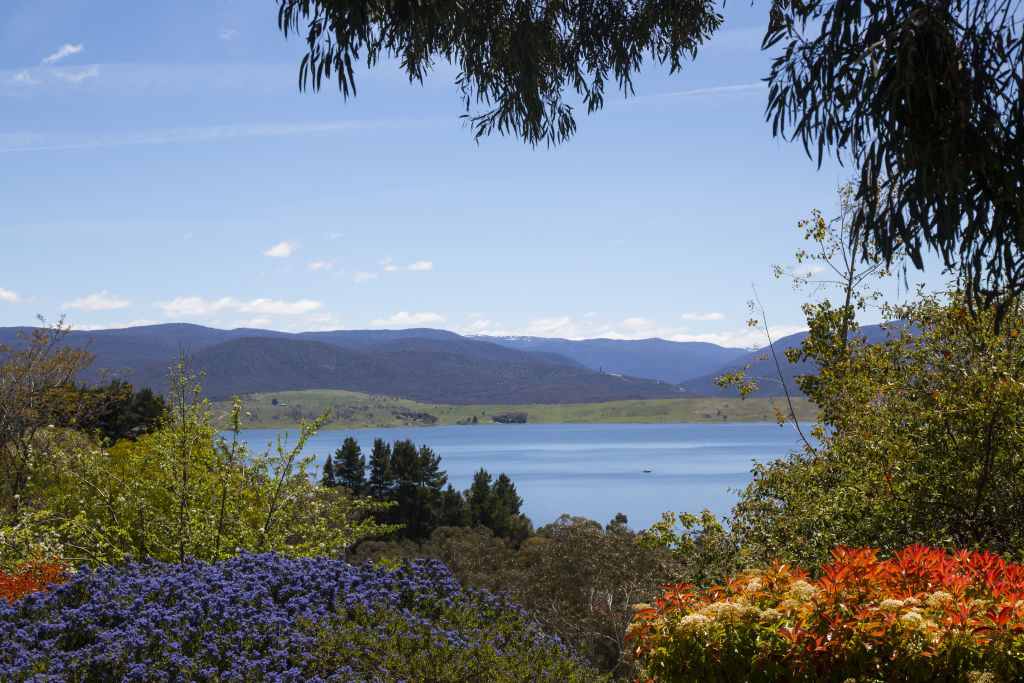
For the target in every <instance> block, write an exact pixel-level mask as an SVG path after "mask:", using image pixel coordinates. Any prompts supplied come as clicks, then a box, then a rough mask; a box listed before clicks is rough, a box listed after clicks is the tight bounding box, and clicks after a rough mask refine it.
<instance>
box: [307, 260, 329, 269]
mask: <svg viewBox="0 0 1024 683" xmlns="http://www.w3.org/2000/svg"><path fill="white" fill-rule="evenodd" d="M306 268H308V269H309V270H334V261H310V262H309V265H308V266H306Z"/></svg>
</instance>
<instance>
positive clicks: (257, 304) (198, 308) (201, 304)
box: [153, 296, 323, 318]
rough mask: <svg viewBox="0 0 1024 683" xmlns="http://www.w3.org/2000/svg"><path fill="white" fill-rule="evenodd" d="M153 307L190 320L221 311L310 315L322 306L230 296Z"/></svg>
mask: <svg viewBox="0 0 1024 683" xmlns="http://www.w3.org/2000/svg"><path fill="white" fill-rule="evenodd" d="M153 306H154V307H155V308H159V309H160V310H162V311H163V313H164V315H165V316H166V317H168V318H192V317H209V316H213V315H217V314H218V313H220V312H221V311H223V310H232V311H238V312H239V313H255V314H258V315H302V314H303V313H311V312H312V311H315V310H317V309H319V308H320V307H321V306H323V302H322V301H310V300H308V299H301V300H299V301H277V300H274V299H253V300H252V301H239V300H237V299H235V298H233V297H230V296H226V297H223V298H220V299H217V300H216V301H207V300H206V299H204V298H202V297H198V296H179V297H178V298H177V299H174V300H173V301H158V302H156V303H154V304H153Z"/></svg>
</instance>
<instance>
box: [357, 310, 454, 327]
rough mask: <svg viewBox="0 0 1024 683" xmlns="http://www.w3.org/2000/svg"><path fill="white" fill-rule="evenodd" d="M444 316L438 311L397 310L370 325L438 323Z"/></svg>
mask: <svg viewBox="0 0 1024 683" xmlns="http://www.w3.org/2000/svg"><path fill="white" fill-rule="evenodd" d="M445 320H446V318H445V317H444V316H443V315H441V314H440V313H409V312H407V311H399V312H398V313H395V314H394V315H393V316H391V317H390V318H378V319H377V320H374V321H373V322H372V323H370V324H371V325H373V326H374V327H419V326H420V325H439V324H441V323H443V322H444V321H445Z"/></svg>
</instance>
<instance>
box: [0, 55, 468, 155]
mask: <svg viewBox="0 0 1024 683" xmlns="http://www.w3.org/2000/svg"><path fill="white" fill-rule="evenodd" d="M97 69H98V67H97ZM97 73H98V71H97ZM440 123H442V120H440V119H424V120H419V121H417V120H394V121H326V122H307V123H239V124H230V125H223V126H202V127H193V128H165V129H158V130H148V131H139V132H131V133H109V134H105V135H81V134H75V133H30V132H15V133H0V152H38V151H44V150H54V149H94V148H98V147H124V146H129V145H157V144H167V143H176V142H218V141H220V140H237V139H240V138H252V137H277V136H294V135H320V134H339V133H351V132H357V131H364V130H407V129H411V128H423V127H427V126H437V125H439V124H440ZM443 123H444V124H450V120H449V119H444V120H443Z"/></svg>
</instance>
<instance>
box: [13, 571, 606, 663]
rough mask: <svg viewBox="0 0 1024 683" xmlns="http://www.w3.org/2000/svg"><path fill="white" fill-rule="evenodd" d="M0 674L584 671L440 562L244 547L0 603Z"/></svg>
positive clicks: (89, 575)
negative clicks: (360, 559) (356, 562)
mask: <svg viewBox="0 0 1024 683" xmlns="http://www.w3.org/2000/svg"><path fill="white" fill-rule="evenodd" d="M0 632H2V633H4V635H5V638H6V641H5V645H4V647H3V648H2V649H0V679H2V680H5V681H26V680H33V681H45V680H54V681H56V680H59V681H108V680H123V681H172V680H189V681H369V680H373V681H395V680H410V679H419V680H435V681H453V682H454V681H464V680H490V681H591V680H600V679H601V677H600V676H599V675H598V674H597V673H596V672H595V671H593V670H592V669H590V668H589V667H587V666H586V665H585V664H583V663H581V662H580V661H578V660H576V659H574V658H572V657H571V656H569V655H568V654H567V652H566V650H565V649H564V647H563V646H562V645H561V644H560V643H559V642H558V641H557V640H555V639H554V638H551V637H549V636H545V635H544V634H543V633H542V632H541V631H540V629H539V627H538V626H537V624H536V622H534V621H533V620H532V619H531V618H530V617H529V616H528V615H526V614H525V613H524V612H522V611H521V610H520V609H519V608H518V607H516V606H515V605H512V604H511V603H509V602H508V601H507V600H506V599H504V598H500V597H495V596H492V595H489V594H487V593H478V592H472V591H466V590H463V589H461V588H460V587H459V585H458V583H457V582H456V581H455V580H454V579H453V578H452V576H451V574H450V573H449V572H448V571H447V569H446V568H445V567H444V565H441V564H440V563H437V562H413V563H411V564H409V565H407V566H404V567H402V568H400V569H398V570H396V571H394V572H388V571H386V570H384V569H380V568H376V567H373V566H372V565H360V566H352V565H349V564H347V563H345V562H343V561H341V560H335V559H327V558H288V557H285V556H281V555H276V554H264V555H254V554H243V555H240V556H237V557H234V558H232V559H229V560H225V561H222V562H218V563H213V564H207V563H204V562H199V561H196V560H191V559H190V560H187V561H185V562H184V563H179V564H160V563H156V562H149V563H142V564H129V565H127V566H125V567H123V568H120V569H115V568H106V569H100V570H95V571H93V570H83V571H81V572H80V573H79V574H78V575H77V576H76V577H75V578H74V579H73V580H72V581H71V582H70V583H68V584H66V585H64V586H60V587H58V588H56V589H54V590H53V591H51V592H48V593H41V594H36V595H29V596H27V597H26V598H24V599H23V600H21V601H19V602H16V603H12V604H7V603H0Z"/></svg>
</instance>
